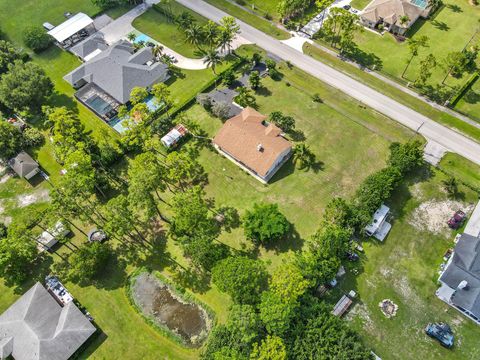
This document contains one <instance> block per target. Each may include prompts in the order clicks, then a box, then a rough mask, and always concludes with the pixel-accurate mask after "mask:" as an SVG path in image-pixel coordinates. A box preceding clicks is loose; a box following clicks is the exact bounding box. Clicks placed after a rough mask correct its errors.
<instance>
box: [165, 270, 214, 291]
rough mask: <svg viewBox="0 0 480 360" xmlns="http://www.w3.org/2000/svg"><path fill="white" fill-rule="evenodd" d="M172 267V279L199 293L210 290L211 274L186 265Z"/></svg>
mask: <svg viewBox="0 0 480 360" xmlns="http://www.w3.org/2000/svg"><path fill="white" fill-rule="evenodd" d="M172 269H173V270H174V273H173V275H172V279H173V280H174V281H175V282H176V283H178V284H179V285H180V286H182V287H184V288H187V289H190V290H192V291H193V292H196V293H199V294H204V293H205V292H207V291H208V290H210V280H211V277H210V274H208V273H206V272H199V271H196V270H195V269H192V268H185V267H175V266H173V267H172Z"/></svg>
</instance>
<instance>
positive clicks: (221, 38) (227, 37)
mask: <svg viewBox="0 0 480 360" xmlns="http://www.w3.org/2000/svg"><path fill="white" fill-rule="evenodd" d="M234 38H235V34H233V33H232V32H230V31H228V29H223V28H222V29H221V30H220V33H219V35H218V38H217V42H218V46H219V47H220V50H221V51H222V53H230V49H231V47H232V42H233V39H234Z"/></svg>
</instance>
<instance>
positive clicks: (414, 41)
mask: <svg viewBox="0 0 480 360" xmlns="http://www.w3.org/2000/svg"><path fill="white" fill-rule="evenodd" d="M429 40H430V39H429V38H428V36H425V35H422V36H419V37H418V38H408V39H407V45H408V50H409V51H410V59H408V61H407V65H406V66H405V69H403V73H402V78H403V77H404V76H405V73H406V72H407V69H408V67H409V66H410V64H411V63H412V60H413V58H414V57H416V56H418V52H419V50H420V48H427V47H428V41H429Z"/></svg>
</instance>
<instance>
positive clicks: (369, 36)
mask: <svg viewBox="0 0 480 360" xmlns="http://www.w3.org/2000/svg"><path fill="white" fill-rule="evenodd" d="M444 3H445V6H444V7H443V8H442V9H441V10H440V11H439V12H438V13H436V14H435V15H434V16H433V18H431V19H429V20H422V19H420V20H418V21H417V22H416V23H415V24H414V26H413V27H412V28H411V29H410V31H409V33H408V34H407V36H409V37H411V38H413V39H415V38H419V37H420V36H427V37H428V38H429V45H430V46H429V47H428V48H422V49H421V50H420V52H419V55H418V56H417V57H416V58H415V59H414V60H413V61H412V63H411V65H410V66H409V68H408V70H407V72H406V74H405V79H406V81H410V82H413V81H414V80H415V79H416V78H417V77H418V72H419V66H420V61H421V60H422V59H423V58H424V57H425V56H426V55H428V54H433V55H434V56H435V58H436V59H437V63H438V66H437V67H436V68H435V70H434V71H433V73H432V77H431V78H430V80H429V83H430V84H438V83H440V82H442V80H443V78H444V77H445V75H446V73H445V69H444V66H443V62H444V59H445V57H446V55H447V54H448V53H449V52H452V51H461V50H462V49H463V48H464V47H465V46H466V44H467V42H468V41H469V40H470V38H471V37H472V35H473V34H474V33H475V31H476V30H477V29H478V19H479V18H480V7H478V6H477V7H474V6H472V5H470V4H469V3H468V1H467V0H447V1H444ZM356 43H357V44H358V47H359V49H360V53H359V54H358V56H357V58H358V60H359V61H360V62H361V63H364V64H366V65H370V66H371V65H373V63H377V64H378V65H377V66H376V68H377V69H379V68H381V71H382V72H385V73H387V74H389V75H391V76H394V77H396V78H399V79H400V78H401V75H402V73H403V71H404V69H405V67H406V64H407V60H408V59H409V58H410V55H409V49H408V45H407V43H406V42H403V43H400V42H398V41H397V40H396V39H395V38H394V37H393V36H392V35H391V34H390V33H385V34H384V35H383V36H380V35H377V34H374V33H372V32H371V31H364V32H362V33H361V34H359V35H358V36H357V37H356ZM472 45H474V44H472ZM469 76H470V75H468V74H464V76H463V77H462V78H459V79H456V78H453V77H451V76H450V77H449V78H448V79H447V81H446V84H447V85H448V86H460V85H461V84H463V83H464V82H465V81H466V79H467V78H468V77H469Z"/></svg>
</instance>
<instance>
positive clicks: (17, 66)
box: [0, 60, 53, 111]
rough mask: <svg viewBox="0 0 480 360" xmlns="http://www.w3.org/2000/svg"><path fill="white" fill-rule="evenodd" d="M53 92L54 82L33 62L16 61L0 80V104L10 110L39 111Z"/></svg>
mask: <svg viewBox="0 0 480 360" xmlns="http://www.w3.org/2000/svg"><path fill="white" fill-rule="evenodd" d="M52 91H53V84H52V81H51V80H50V78H49V77H48V76H47V75H46V74H45V71H44V70H43V69H42V68H41V67H40V66H38V65H37V64H35V63H33V62H27V63H23V62H22V61H20V60H16V61H15V62H14V63H13V64H10V65H9V66H8V72H7V73H6V74H3V75H2V77H1V78H0V102H2V103H3V104H5V106H7V107H9V108H10V109H14V110H18V111H20V110H37V109H39V108H40V106H41V105H42V104H43V103H44V102H45V99H46V98H47V97H48V96H50V95H51V94H52Z"/></svg>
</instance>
